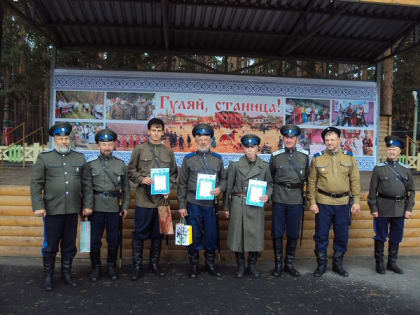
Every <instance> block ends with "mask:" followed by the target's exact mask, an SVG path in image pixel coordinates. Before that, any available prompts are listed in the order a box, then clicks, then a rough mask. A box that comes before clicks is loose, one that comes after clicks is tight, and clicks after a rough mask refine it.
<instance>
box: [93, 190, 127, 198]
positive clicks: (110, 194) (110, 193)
mask: <svg viewBox="0 0 420 315" xmlns="http://www.w3.org/2000/svg"><path fill="white" fill-rule="evenodd" d="M93 193H94V194H95V195H101V196H102V197H105V198H109V197H119V196H120V192H119V191H97V190H94V191H93Z"/></svg>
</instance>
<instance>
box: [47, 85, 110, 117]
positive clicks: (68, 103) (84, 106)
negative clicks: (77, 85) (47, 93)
mask: <svg viewBox="0 0 420 315" xmlns="http://www.w3.org/2000/svg"><path fill="white" fill-rule="evenodd" d="M104 95H105V93H104V92H87V91H56V92H55V118H67V119H70V118H72V119H103V118H104V117H103V115H104Z"/></svg>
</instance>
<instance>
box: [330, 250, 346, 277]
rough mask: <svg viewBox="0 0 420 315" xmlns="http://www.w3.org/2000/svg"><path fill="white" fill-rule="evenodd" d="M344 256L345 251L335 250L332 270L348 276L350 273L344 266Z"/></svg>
mask: <svg viewBox="0 0 420 315" xmlns="http://www.w3.org/2000/svg"><path fill="white" fill-rule="evenodd" d="M343 258H344V253H340V252H334V256H333V268H332V270H333V271H334V272H335V273H338V274H339V275H340V276H342V277H348V276H349V273H348V272H347V271H346V270H344V268H343Z"/></svg>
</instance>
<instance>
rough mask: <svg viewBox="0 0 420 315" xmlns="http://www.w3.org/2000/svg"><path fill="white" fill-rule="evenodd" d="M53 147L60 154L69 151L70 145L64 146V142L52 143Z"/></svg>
mask: <svg viewBox="0 0 420 315" xmlns="http://www.w3.org/2000/svg"><path fill="white" fill-rule="evenodd" d="M54 149H55V150H56V151H57V152H58V153H61V154H65V153H69V152H70V146H66V145H64V144H54Z"/></svg>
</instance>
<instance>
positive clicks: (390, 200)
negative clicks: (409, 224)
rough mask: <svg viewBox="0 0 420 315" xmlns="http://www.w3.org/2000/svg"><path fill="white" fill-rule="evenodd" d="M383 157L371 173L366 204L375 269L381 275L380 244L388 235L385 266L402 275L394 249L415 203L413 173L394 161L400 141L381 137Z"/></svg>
mask: <svg viewBox="0 0 420 315" xmlns="http://www.w3.org/2000/svg"><path fill="white" fill-rule="evenodd" d="M385 143H386V146H387V149H386V156H387V160H386V161H385V162H384V163H381V164H378V165H377V166H376V167H375V168H374V169H373V173H372V178H371V180H370V189H369V196H368V204H369V208H370V212H371V213H372V215H373V217H374V218H373V227H374V230H375V237H374V239H375V260H376V272H377V273H379V274H385V267H384V245H385V242H386V240H387V239H388V236H389V246H388V264H387V269H388V270H392V271H394V272H395V273H398V274H403V273H404V271H403V270H402V269H401V268H399V267H398V265H397V259H398V250H399V245H400V243H401V242H402V239H403V232H404V219H409V218H410V217H411V214H412V211H413V207H414V203H415V187H414V181H413V176H412V175H411V171H410V169H409V167H408V166H406V165H404V164H401V163H399V162H398V160H399V158H400V154H401V150H402V149H404V143H403V140H402V139H401V138H399V137H397V136H387V137H385Z"/></svg>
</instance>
